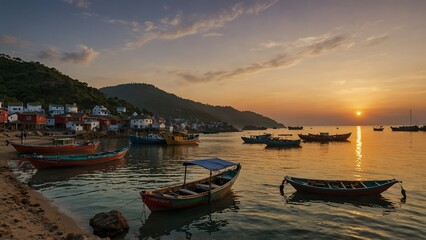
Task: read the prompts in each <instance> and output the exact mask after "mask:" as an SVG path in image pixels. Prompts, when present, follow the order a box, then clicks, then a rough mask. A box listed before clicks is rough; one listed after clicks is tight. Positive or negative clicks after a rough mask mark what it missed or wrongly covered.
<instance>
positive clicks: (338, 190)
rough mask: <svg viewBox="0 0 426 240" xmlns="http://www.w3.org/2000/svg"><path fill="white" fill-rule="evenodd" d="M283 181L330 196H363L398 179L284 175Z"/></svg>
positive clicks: (381, 190) (384, 187)
mask: <svg viewBox="0 0 426 240" xmlns="http://www.w3.org/2000/svg"><path fill="white" fill-rule="evenodd" d="M284 179H285V181H286V182H288V183H290V184H291V185H292V186H293V187H294V188H295V189H296V190H297V191H301V192H307V193H315V194H324V195H332V196H365V195H378V194H380V193H382V192H384V191H386V190H387V189H388V188H390V187H391V186H392V185H394V184H395V183H398V182H399V181H397V180H395V179H388V180H369V181H352V180H318V179H307V178H296V177H290V176H285V178H284Z"/></svg>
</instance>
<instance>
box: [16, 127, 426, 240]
mask: <svg viewBox="0 0 426 240" xmlns="http://www.w3.org/2000/svg"><path fill="white" fill-rule="evenodd" d="M324 131H327V132H329V133H330V134H334V133H345V132H352V135H351V137H350V138H349V141H348V142H339V143H322V144H320V143H302V145H301V147H300V148H290V149H268V148H265V145H262V144H260V145H258V144H254V145H253V144H252V145H250V144H244V143H243V141H242V140H241V136H247V135H250V134H260V133H263V132H270V133H274V134H279V133H293V134H294V135H293V137H294V138H297V133H301V132H303V133H308V132H310V133H318V132H324ZM200 140H201V143H200V145H199V146H142V145H139V146H138V145H133V146H131V148H130V150H129V152H128V153H127V155H126V157H125V159H124V160H122V161H116V162H111V163H109V164H107V165H100V166H90V167H82V168H72V169H54V170H45V171H37V170H34V169H32V168H31V167H27V168H18V167H16V161H11V165H12V166H14V168H15V169H16V173H17V174H18V176H19V178H20V179H21V180H22V181H24V182H26V183H28V184H29V185H31V186H32V187H33V188H35V189H37V190H38V191H40V192H42V193H43V194H44V195H45V196H46V197H48V198H49V199H52V201H53V203H54V204H56V205H57V206H59V207H60V208H61V209H63V211H65V212H66V213H68V214H69V215H71V216H72V217H73V218H74V219H76V221H77V222H78V223H79V224H80V226H81V227H82V228H84V229H86V230H87V231H89V232H90V231H91V227H90V226H89V219H90V218H91V217H93V216H94V215H95V214H96V213H99V212H103V211H110V210H113V209H118V210H119V211H121V212H122V213H123V214H124V216H125V217H126V218H127V219H128V220H129V225H130V229H129V231H128V233H127V234H126V235H125V236H121V238H125V239H309V238H311V239H424V237H425V236H426V230H425V227H426V174H425V171H426V132H413V133H410V132H391V130H390V128H389V127H386V129H385V130H384V131H383V132H375V131H373V128H372V127H370V126H362V127H356V126H353V127H352V126H351V127H339V128H338V129H337V128H336V127H305V129H304V130H301V131H289V130H287V129H274V130H272V129H269V130H268V131H250V132H240V133H221V134H211V135H201V137H200ZM126 144H128V141H127V140H126V139H112V140H111V139H108V140H102V146H101V150H110V149H114V148H118V147H121V146H123V145H126ZM212 157H219V158H222V159H225V160H229V161H234V162H239V163H241V165H242V172H241V174H240V176H239V178H238V180H237V181H236V183H235V185H234V186H233V189H232V193H231V194H230V195H229V196H228V197H227V198H225V199H223V201H220V202H215V203H213V204H212V205H211V206H202V207H197V208H190V209H186V210H181V211H175V212H173V211H172V212H163V213H151V212H150V211H149V210H148V208H146V207H144V206H143V204H142V202H141V200H140V199H139V192H140V191H142V190H146V189H155V188H159V187H165V186H168V185H171V184H176V183H180V182H183V173H184V168H183V166H182V162H184V161H187V160H194V159H204V158H212ZM285 175H290V176H298V177H306V178H318V179H390V178H396V179H397V180H401V181H403V187H404V188H405V190H406V191H407V198H406V199H403V198H402V195H401V192H400V191H401V188H400V186H399V185H394V186H393V187H391V188H390V189H389V190H387V191H386V192H384V193H382V194H381V195H380V196H377V197H367V198H360V199H343V200H342V199H339V198H326V197H318V196H312V195H305V194H300V193H296V191H295V190H294V189H293V188H292V187H291V186H290V185H286V188H285V196H282V195H280V193H279V189H278V186H279V185H280V183H281V181H282V179H283V177H284V176H285ZM205 176H208V171H207V170H204V169H202V168H198V167H193V168H190V170H189V175H188V178H189V179H197V178H200V177H205Z"/></svg>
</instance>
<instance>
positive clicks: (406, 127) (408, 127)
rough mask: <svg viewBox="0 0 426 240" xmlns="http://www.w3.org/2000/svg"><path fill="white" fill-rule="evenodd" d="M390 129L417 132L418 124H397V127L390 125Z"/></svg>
mask: <svg viewBox="0 0 426 240" xmlns="http://www.w3.org/2000/svg"><path fill="white" fill-rule="evenodd" d="M390 128H391V129H392V131H394V132H418V131H419V126H417V125H404V126H397V127H393V126H391V127H390Z"/></svg>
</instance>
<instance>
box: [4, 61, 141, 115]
mask: <svg viewBox="0 0 426 240" xmlns="http://www.w3.org/2000/svg"><path fill="white" fill-rule="evenodd" d="M0 97H1V98H2V99H0V100H3V101H5V102H16V101H19V102H23V103H24V104H26V103H28V102H40V103H41V104H42V106H43V107H44V108H45V110H47V107H48V105H49V104H72V103H76V104H77V106H78V108H79V109H80V110H81V109H92V108H93V107H94V106H95V105H104V106H105V107H107V108H108V109H109V110H110V111H111V112H112V113H115V111H116V107H117V106H124V107H126V108H127V110H128V111H129V112H131V113H132V112H134V111H137V112H138V113H139V112H140V109H139V108H138V107H135V106H134V105H132V104H130V103H128V102H127V101H125V100H121V99H118V98H112V97H107V96H106V95H105V94H104V93H102V92H100V91H99V90H98V89H96V88H93V87H89V86H87V84H86V83H83V82H80V81H78V80H75V79H72V78H70V77H69V76H66V75H64V74H62V73H60V72H59V71H58V70H56V69H55V68H49V67H47V66H45V65H43V64H41V63H39V62H25V61H23V60H21V59H20V58H12V57H10V56H8V55H5V54H0ZM145 111H146V110H145Z"/></svg>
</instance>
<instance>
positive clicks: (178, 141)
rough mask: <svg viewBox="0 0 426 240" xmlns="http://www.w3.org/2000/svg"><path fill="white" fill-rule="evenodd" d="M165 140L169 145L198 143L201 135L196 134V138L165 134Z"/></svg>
mask: <svg viewBox="0 0 426 240" xmlns="http://www.w3.org/2000/svg"><path fill="white" fill-rule="evenodd" d="M164 140H165V141H166V143H167V145H198V141H199V136H196V137H195V138H181V137H175V136H170V135H165V136H164Z"/></svg>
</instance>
